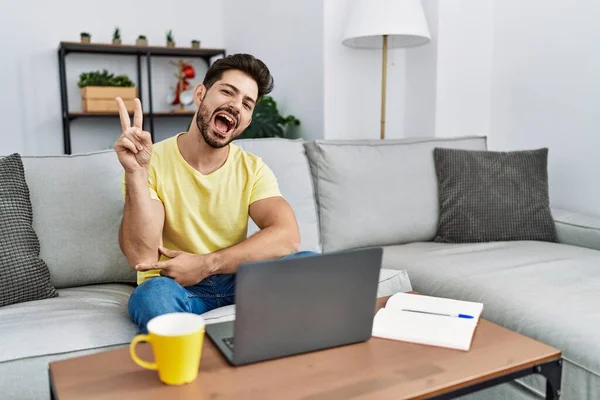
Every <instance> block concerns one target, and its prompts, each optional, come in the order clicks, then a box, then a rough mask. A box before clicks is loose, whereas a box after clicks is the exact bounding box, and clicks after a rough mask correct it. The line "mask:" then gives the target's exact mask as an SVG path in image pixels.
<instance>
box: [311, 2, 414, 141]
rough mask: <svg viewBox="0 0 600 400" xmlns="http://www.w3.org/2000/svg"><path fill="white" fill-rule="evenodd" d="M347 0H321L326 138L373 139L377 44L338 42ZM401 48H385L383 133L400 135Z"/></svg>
mask: <svg viewBox="0 0 600 400" xmlns="http://www.w3.org/2000/svg"><path fill="white" fill-rule="evenodd" d="M351 2H352V0H323V3H324V12H323V27H324V28H323V52H324V79H325V86H324V101H325V104H324V112H325V138H326V139H358V138H361V139H364V138H370V139H378V138H379V131H380V116H381V50H375V49H373V50H370V49H355V48H350V47H346V46H344V45H342V37H343V29H344V28H343V27H344V22H345V20H346V16H347V10H348V8H349V7H350V5H351ZM404 51H405V50H403V49H391V50H388V71H387V73H388V75H387V99H386V103H387V107H386V121H387V122H386V137H387V138H398V137H402V136H403V135H404V74H405V53H404Z"/></svg>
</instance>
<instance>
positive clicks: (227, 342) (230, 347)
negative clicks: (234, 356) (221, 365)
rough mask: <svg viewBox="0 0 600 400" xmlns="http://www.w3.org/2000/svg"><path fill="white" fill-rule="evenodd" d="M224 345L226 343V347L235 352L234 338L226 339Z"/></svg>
mask: <svg viewBox="0 0 600 400" xmlns="http://www.w3.org/2000/svg"><path fill="white" fill-rule="evenodd" d="M223 343H225V346H227V347H229V349H230V350H232V351H233V338H232V337H228V338H224V339H223Z"/></svg>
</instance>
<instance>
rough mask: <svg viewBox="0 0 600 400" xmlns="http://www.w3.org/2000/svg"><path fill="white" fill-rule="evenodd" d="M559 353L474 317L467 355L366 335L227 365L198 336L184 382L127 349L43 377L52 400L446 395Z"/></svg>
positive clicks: (53, 366) (61, 366)
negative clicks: (163, 376) (192, 371)
mask: <svg viewBox="0 0 600 400" xmlns="http://www.w3.org/2000/svg"><path fill="white" fill-rule="evenodd" d="M387 299H388V298H387V297H386V298H381V299H379V300H378V302H377V309H379V308H380V307H382V306H383V305H384V304H385V302H386V301H387ZM138 354H140V355H141V356H142V357H143V358H145V359H147V360H152V352H151V348H150V345H148V344H142V345H138ZM560 357H561V352H560V351H559V350H557V349H555V348H552V347H550V346H547V345H545V344H543V343H540V342H537V341H535V340H533V339H530V338H528V337H526V336H523V335H520V334H518V333H515V332H512V331H510V330H508V329H505V328H503V327H501V326H499V325H496V324H494V323H491V322H489V321H486V320H485V319H481V320H480V321H479V324H478V326H477V329H476V330H475V336H474V338H473V342H472V346H471V349H470V350H469V351H467V352H465V351H461V350H452V349H444V348H439V347H432V346H424V345H419V344H413V343H406V342H400V341H394V340H386V339H379V338H371V339H370V340H368V341H367V342H364V343H359V344H352V345H347V346H342V347H337V348H334V349H328V350H321V351H316V352H312V353H308V354H302V355H297V356H291V357H287V358H282V359H278V360H271V361H264V362H260V363H256V364H250V365H245V366H240V367H232V366H231V365H230V364H229V363H228V362H227V361H226V359H225V358H224V357H223V356H222V354H221V353H220V351H219V350H218V349H217V348H216V347H215V346H214V344H213V343H212V341H211V340H210V339H209V338H208V337H205V340H204V349H203V354H202V360H201V362H200V372H199V375H198V379H197V380H196V381H195V382H192V383H190V384H188V385H184V386H167V385H164V384H163V383H161V382H160V381H159V379H158V376H157V373H156V372H155V371H149V370H145V369H143V368H140V367H138V366H137V365H136V364H135V363H134V362H133V361H132V360H131V358H130V356H129V349H128V348H123V349H117V350H111V351H106V352H103V353H98V354H93V355H88V356H83V357H78V358H72V359H68V360H63V361H57V362H53V363H50V375H51V379H52V381H53V386H54V391H55V394H56V395H57V398H58V399H59V400H71V399H144V400H151V399H194V400H203V399H215V400H223V399H264V400H266V399H283V398H285V399H304V400H325V399H327V400H336V399H339V400H349V399H361V400H363V399H377V400H385V399H394V400H398V399H424V398H427V397H430V396H433V395H438V394H443V393H447V392H450V391H452V390H455V389H459V388H462V387H466V386H469V385H472V384H475V383H478V382H482V381H485V380H488V379H491V378H494V377H497V376H501V375H504V374H507V373H510V372H514V371H518V370H521V369H524V368H528V367H533V366H534V365H536V364H540V363H543V362H548V361H552V360H557V359H559V358H560Z"/></svg>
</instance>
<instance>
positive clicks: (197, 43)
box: [192, 40, 200, 49]
mask: <svg viewBox="0 0 600 400" xmlns="http://www.w3.org/2000/svg"><path fill="white" fill-rule="evenodd" d="M199 48H200V41H199V40H192V49H199Z"/></svg>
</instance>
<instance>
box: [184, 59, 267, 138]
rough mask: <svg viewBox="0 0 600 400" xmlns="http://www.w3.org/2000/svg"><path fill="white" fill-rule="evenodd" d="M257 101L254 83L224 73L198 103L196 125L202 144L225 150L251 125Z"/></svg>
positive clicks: (238, 74)
mask: <svg viewBox="0 0 600 400" xmlns="http://www.w3.org/2000/svg"><path fill="white" fill-rule="evenodd" d="M257 97H258V86H257V85H256V82H255V81H254V79H252V78H250V77H249V76H248V75H246V74H244V73H243V72H241V71H238V70H229V71H226V72H224V73H223V76H222V77H221V79H220V80H218V81H217V82H215V83H214V84H213V85H212V86H211V88H210V89H208V91H207V92H206V94H205V96H204V99H203V100H202V99H200V100H198V101H199V102H200V104H199V106H198V116H197V118H196V124H197V125H198V129H199V130H200V133H201V134H202V137H203V138H204V141H205V142H206V143H207V144H208V145H209V146H211V147H213V148H221V147H224V146H227V145H228V144H229V143H230V142H231V141H232V140H233V139H235V138H236V137H238V136H239V135H241V134H242V132H244V129H246V128H247V127H248V125H250V122H251V121H252V111H253V110H254V106H255V105H256V99H257Z"/></svg>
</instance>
